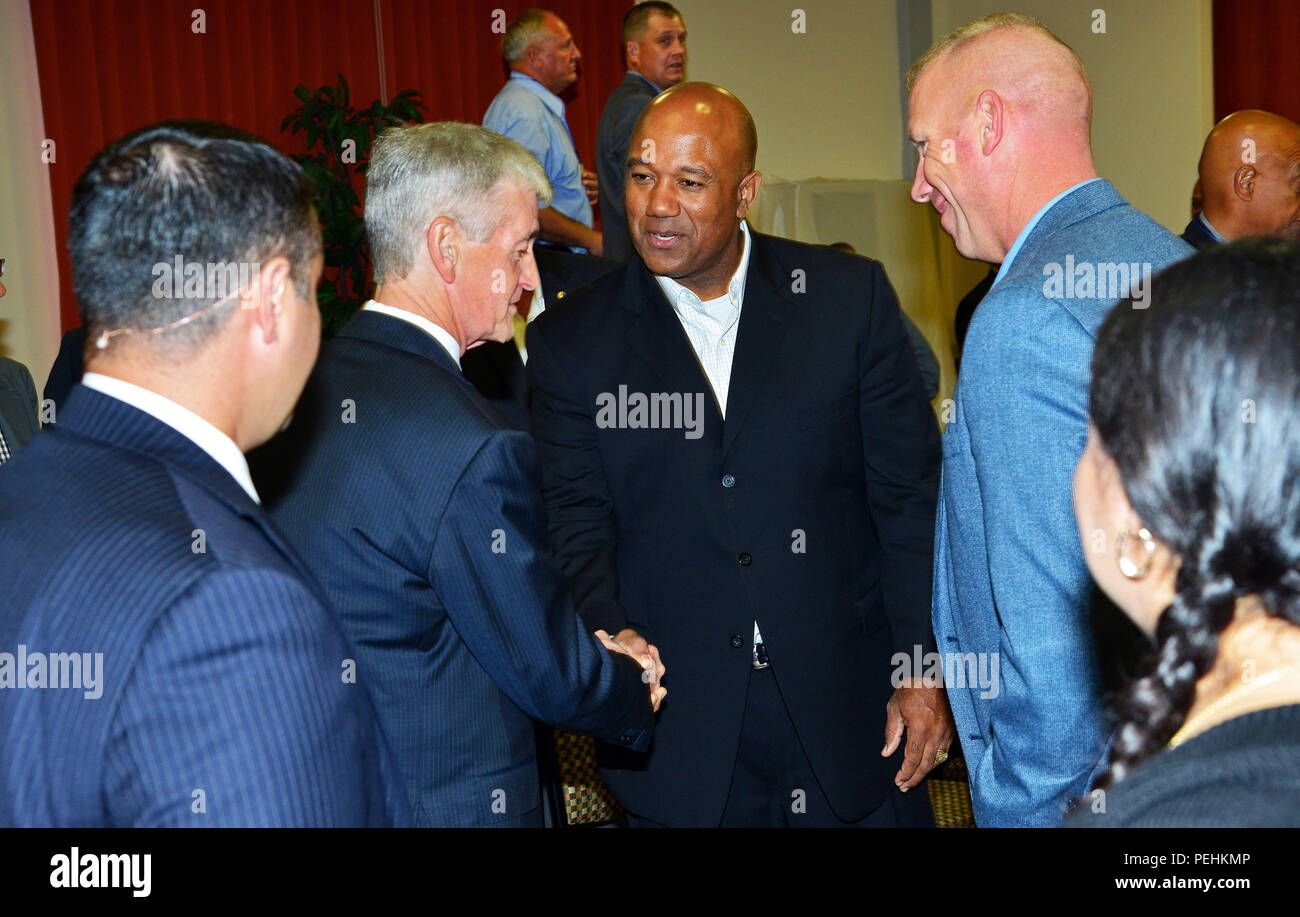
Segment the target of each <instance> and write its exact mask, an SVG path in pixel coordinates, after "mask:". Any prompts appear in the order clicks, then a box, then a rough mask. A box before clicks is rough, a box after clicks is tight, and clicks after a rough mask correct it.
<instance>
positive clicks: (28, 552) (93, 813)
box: [0, 386, 409, 827]
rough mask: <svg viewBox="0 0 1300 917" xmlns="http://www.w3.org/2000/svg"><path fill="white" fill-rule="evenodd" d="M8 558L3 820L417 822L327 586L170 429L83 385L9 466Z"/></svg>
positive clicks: (1, 500)
mask: <svg viewBox="0 0 1300 917" xmlns="http://www.w3.org/2000/svg"><path fill="white" fill-rule="evenodd" d="M0 557H3V558H4V564H5V575H4V577H3V578H2V579H0V652H3V653H6V654H10V656H11V657H12V658H10V659H4V658H3V657H0V686H3V687H0V781H3V782H2V783H0V825H22V826H57V827H99V826H176V825H180V826H232V825H239V826H263V825H270V826H333V825H356V826H367V825H374V826H380V825H389V824H405V823H407V821H408V819H409V814H408V812H407V809H406V802H405V799H404V798H403V796H402V793H401V790H400V779H399V777H398V775H397V771H396V769H395V767H394V764H393V762H392V760H391V756H390V755H389V754H388V752H387V749H386V747H385V745H384V742H383V739H382V737H381V734H380V731H379V727H378V724H377V719H376V717H375V714H374V710H373V707H372V706H371V704H370V699H369V697H368V696H367V694H366V692H365V689H364V687H363V686H362V685H360V684H358V683H355V681H353V682H352V683H348V682H347V681H345V679H344V673H345V671H346V669H345V665H346V662H347V661H348V660H350V659H351V658H352V657H354V656H355V653H354V652H353V651H352V649H351V648H350V647H349V646H348V643H347V641H346V639H345V638H344V636H343V633H342V631H341V629H340V628H339V626H338V624H337V622H336V621H335V619H334V617H333V616H332V615H331V614H330V612H329V611H328V610H327V609H326V607H325V605H324V603H323V601H322V598H321V596H320V594H319V592H318V590H317V588H316V587H315V586H314V585H313V584H312V583H311V582H310V580H309V579H308V577H307V576H306V573H305V571H304V570H303V568H302V567H301V565H300V563H299V562H298V561H297V560H296V559H295V558H294V556H293V554H292V552H291V551H290V550H289V549H288V547H287V546H286V545H285V543H284V542H283V541H282V540H281V538H280V536H279V535H277V534H276V532H275V531H274V529H273V528H272V527H271V526H270V524H269V523H268V520H267V518H266V515H265V513H263V511H262V510H261V508H260V507H258V506H257V504H256V503H254V502H253V501H252V500H251V499H249V497H248V495H247V494H246V493H245V492H244V491H243V490H242V489H241V488H240V486H239V485H238V484H237V483H236V482H235V480H234V479H233V478H232V477H231V476H230V474H229V473H228V472H226V471H225V469H223V468H222V467H221V466H220V465H218V464H217V463H216V462H215V461H214V460H213V459H212V458H211V457H210V456H208V455H207V453H205V452H203V451H202V450H201V449H200V448H199V447H198V446H196V445H195V444H194V443H193V442H191V441H190V440H189V439H187V438H186V437H184V436H182V435H181V434H180V433H178V432H176V431H175V430H174V429H172V428H171V427H169V426H167V425H166V424H164V423H162V422H161V421H158V420H156V419H155V418H153V417H151V416H150V415H148V414H146V413H144V412H143V411H140V410H137V409H136V408H134V407H131V406H130V405H128V404H125V403H123V402H121V401H118V400H117V399H115V398H110V397H108V396H106V395H103V394H100V393H99V392H96V391H93V390H91V389H87V388H83V387H82V386H76V387H75V388H74V389H73V391H72V394H71V396H70V397H69V400H68V403H67V404H66V405H65V406H62V407H61V408H60V411H59V423H58V425H57V426H54V427H51V428H50V429H48V430H46V431H44V432H42V433H41V434H40V435H39V436H37V437H36V439H35V440H34V441H33V442H32V444H31V445H30V446H28V447H27V448H26V449H25V450H23V452H22V453H20V454H19V455H18V456H16V457H15V459H14V460H13V462H12V464H11V465H9V466H6V468H5V469H4V472H3V473H0ZM53 654H88V655H85V656H78V660H79V664H75V663H74V662H73V660H72V659H71V658H70V657H66V656H65V657H62V658H61V662H60V664H59V665H58V670H59V671H60V672H61V673H62V676H63V677H61V678H57V679H56V678H55V659H56V658H60V657H55V656H54V655H53ZM38 655H39V656H40V658H41V660H42V661H41V662H39V663H38V662H34V661H33V660H34V659H36V658H37V656H38ZM19 660H23V662H21V663H20V661H19ZM6 663H7V664H8V667H9V673H10V676H11V677H9V678H6V676H5V672H4V669H5V667H6ZM46 663H48V665H47V664H46ZM15 675H16V676H17V677H19V678H25V684H26V685H28V687H21V688H20V687H17V684H16V680H17V679H16V678H14V677H12V676H15ZM56 681H57V683H58V684H59V685H62V686H61V687H55V686H53V683H54V682H56ZM42 683H45V684H47V685H50V686H48V687H44V688H41V687H34V686H35V685H40V684H42Z"/></svg>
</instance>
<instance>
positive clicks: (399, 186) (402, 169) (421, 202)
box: [366, 121, 551, 283]
mask: <svg viewBox="0 0 1300 917" xmlns="http://www.w3.org/2000/svg"><path fill="white" fill-rule="evenodd" d="M503 183H505V184H513V185H517V186H519V187H521V188H525V189H528V190H530V191H533V192H534V193H536V195H537V201H538V204H539V206H546V205H547V204H549V203H550V202H551V183H550V182H549V181H548V180H547V178H546V172H545V170H543V169H542V164H541V163H540V162H538V161H537V157H535V156H534V155H533V154H532V153H530V152H529V151H528V149H527V148H526V147H524V146H523V145H521V144H519V143H516V142H515V141H513V140H511V139H510V138H508V137H503V136H502V135H500V134H498V133H495V132H494V131H490V130H488V129H487V128H485V127H479V126H478V125H477V124H460V123H457V122H455V121H440V122H436V123H434V124H415V125H411V126H409V127H393V128H389V129H388V130H386V131H384V133H382V134H381V135H380V136H379V138H378V139H377V140H376V141H375V148H374V152H373V153H372V155H371V157H370V166H369V168H368V169H367V171H366V236H367V238H368V239H369V240H370V256H371V258H372V259H373V261H374V265H375V282H376V283H383V282H385V281H392V280H400V279H401V278H403V277H405V276H406V275H407V274H409V273H410V271H411V265H412V264H413V263H414V261H415V254H416V252H418V251H419V250H420V249H422V248H423V246H424V244H425V233H427V232H428V230H429V224H430V223H432V222H433V221H434V220H436V219H437V218H438V217H441V216H445V217H450V218H451V219H452V220H454V221H455V222H456V225H457V226H459V227H460V228H461V229H462V230H463V231H464V232H465V234H466V235H467V236H469V238H471V239H473V240H475V241H479V242H481V241H483V240H484V239H487V238H488V237H490V236H491V235H492V233H493V232H495V231H496V228H497V227H498V226H499V225H500V224H501V222H502V220H503V215H502V214H501V213H500V212H499V211H498V208H497V207H496V204H497V203H498V201H499V194H498V192H499V190H501V189H500V188H499V186H500V185H502V184H503Z"/></svg>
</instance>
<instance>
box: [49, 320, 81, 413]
mask: <svg viewBox="0 0 1300 917" xmlns="http://www.w3.org/2000/svg"><path fill="white" fill-rule="evenodd" d="M85 348H86V326H85V325H78V326H77V327H75V328H70V329H68V331H66V332H65V333H64V335H63V338H62V340H60V341H59V355H58V356H57V357H55V358H54V365H53V366H51V367H50V375H49V378H47V379H46V380H45V394H44V397H45V400H46V401H52V402H53V403H54V420H55V422H56V423H57V422H58V419H59V414H58V412H59V410H60V409H61V408H62V407H63V402H64V401H65V400H66V399H67V397H68V395H69V394H71V393H72V387H73V386H74V385H76V384H77V383H78V382H80V381H81V375H82V372H83V371H84V370H85V365H84V359H85V358H84V351H85Z"/></svg>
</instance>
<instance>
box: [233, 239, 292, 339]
mask: <svg viewBox="0 0 1300 917" xmlns="http://www.w3.org/2000/svg"><path fill="white" fill-rule="evenodd" d="M290 282H291V278H290V269H289V259H288V258H285V257H283V256H277V257H275V258H272V259H271V260H270V261H268V262H266V264H264V265H262V269H261V270H260V271H259V272H258V274H257V280H255V281H254V283H253V285H252V287H251V288H250V289H249V291H248V294H247V295H245V296H244V297H242V298H241V299H240V301H239V308H240V309H241V310H248V311H251V312H252V313H253V314H252V320H253V324H254V325H255V326H256V328H257V333H258V334H259V335H260V336H261V338H262V343H263V344H274V343H275V342H276V341H277V340H279V338H280V321H281V316H282V315H283V312H284V296H285V287H286V286H287V285H288V284H289V283H290Z"/></svg>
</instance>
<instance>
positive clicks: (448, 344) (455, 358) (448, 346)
mask: <svg viewBox="0 0 1300 917" xmlns="http://www.w3.org/2000/svg"><path fill="white" fill-rule="evenodd" d="M361 308H362V309H363V310H365V311H366V312H378V313H379V314H380V315H389V316H392V317H393V318H396V319H401V320H402V321H404V322H410V323H411V324H412V325H414V326H415V327H417V328H419V329H420V330H421V331H423V332H424V333H425V334H427V335H429V336H430V337H432V338H433V339H434V340H435V341H437V342H438V343H439V344H441V345H442V349H443V350H445V351H447V356H449V357H451V360H452V362H453V363H455V364H456V368H457V369H460V342H459V341H457V340H456V337H455V335H453V334H452V333H451V332H450V331H448V330H447V329H446V328H444V327H442V326H441V325H438V324H435V323H434V322H431V321H429V320H428V319H427V318H425V317H424V316H423V315H416V314H415V313H414V312H408V311H406V310H405V309H398V308H396V307H394V306H386V305H384V304H383V303H381V302H379V301H378V300H374V299H370V300H367V301H366V304H365V305H364V306H362V307H361Z"/></svg>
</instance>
